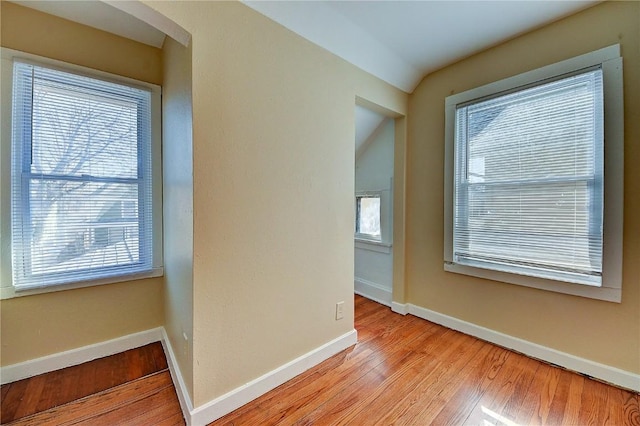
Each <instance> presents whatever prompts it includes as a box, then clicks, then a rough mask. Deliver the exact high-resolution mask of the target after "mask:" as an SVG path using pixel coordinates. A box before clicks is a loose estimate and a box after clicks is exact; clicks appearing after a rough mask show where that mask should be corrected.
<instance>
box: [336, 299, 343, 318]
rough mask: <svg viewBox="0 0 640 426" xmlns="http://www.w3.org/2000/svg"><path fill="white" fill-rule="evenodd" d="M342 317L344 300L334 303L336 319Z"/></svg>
mask: <svg viewBox="0 0 640 426" xmlns="http://www.w3.org/2000/svg"><path fill="white" fill-rule="evenodd" d="M343 317H344V302H338V303H336V321H337V320H340V319H342V318H343Z"/></svg>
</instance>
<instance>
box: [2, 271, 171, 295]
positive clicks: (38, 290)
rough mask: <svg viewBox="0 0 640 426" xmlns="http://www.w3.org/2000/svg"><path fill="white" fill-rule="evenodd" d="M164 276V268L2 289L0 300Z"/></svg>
mask: <svg viewBox="0 0 640 426" xmlns="http://www.w3.org/2000/svg"><path fill="white" fill-rule="evenodd" d="M163 275H164V269H163V268H162V267H159V268H153V269H152V270H151V271H147V272H141V273H138V274H129V275H119V276H116V277H108V278H102V279H99V280H91V281H80V282H75V283H72V284H60V285H52V286H46V287H38V288H30V289H25V290H18V289H16V288H15V287H13V286H8V287H2V288H0V300H4V299H12V298H14V297H22V296H33V295H35V294H43V293H53V292H56V291H65V290H73V289H78V288H85V287H94V286H99V285H105V284H115V283H121V282H126V281H134V280H141V279H145V278H155V277H161V276H163Z"/></svg>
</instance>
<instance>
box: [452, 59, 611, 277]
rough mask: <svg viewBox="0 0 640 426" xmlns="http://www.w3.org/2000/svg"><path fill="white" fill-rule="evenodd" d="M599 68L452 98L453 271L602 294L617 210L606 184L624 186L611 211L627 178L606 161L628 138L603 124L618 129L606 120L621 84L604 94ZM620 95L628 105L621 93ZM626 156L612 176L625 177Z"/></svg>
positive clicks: (539, 75)
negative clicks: (570, 286) (580, 286)
mask: <svg viewBox="0 0 640 426" xmlns="http://www.w3.org/2000/svg"><path fill="white" fill-rule="evenodd" d="M617 59H620V58H617ZM592 62H593V61H592ZM595 62H596V63H592V64H589V66H584V65H585V64H584V61H582V62H580V61H579V63H578V64H577V69H570V68H571V67H567V66H566V65H567V64H566V63H565V64H564V66H563V67H560V68H561V69H562V68H564V70H561V71H565V72H558V71H556V72H555V73H553V72H549V71H550V70H552V68H547V69H546V70H545V72H539V71H538V72H535V73H534V74H533V75H532V74H528V75H527V76H525V78H515V79H514V80H511V81H509V80H510V79H507V81H506V83H507V84H505V82H504V81H503V82H501V84H497V85H494V86H492V87H484V88H482V89H481V90H479V91H477V92H474V91H470V92H471V93H465V94H462V95H456V96H455V97H453V99H452V100H450V99H448V103H447V107H448V109H449V112H448V115H447V117H448V122H447V126H450V127H451V128H450V129H448V134H449V139H450V140H448V143H449V144H450V145H451V146H450V148H449V150H450V153H451V154H452V155H450V157H452V158H450V160H449V161H450V162H451V163H452V164H450V166H449V167H450V168H451V169H452V170H450V171H449V173H450V174H449V179H450V182H449V183H448V188H449V191H450V194H449V202H450V203H451V206H449V207H448V211H449V213H450V214H449V216H448V217H447V218H446V220H447V223H446V224H445V227H448V229H447V230H446V231H447V232H446V235H447V237H448V238H449V241H446V242H445V247H446V249H447V252H445V262H446V263H445V269H447V270H451V271H453V272H462V273H467V274H470V275H473V273H472V271H473V270H475V269H482V270H488V271H496V272H499V273H500V274H501V275H500V277H505V276H508V275H514V276H525V277H526V276H529V277H534V278H535V279H537V280H552V281H557V282H562V283H565V285H566V283H571V284H584V285H587V286H593V287H602V286H603V285H604V283H605V282H604V277H605V275H603V271H604V269H605V268H604V266H605V261H604V260H605V256H604V254H605V253H604V247H605V240H606V238H605V235H606V233H605V231H606V229H607V222H605V216H606V212H607V211H609V212H610V213H611V212H613V211H614V210H616V209H614V208H612V207H609V208H608V209H606V208H605V198H606V197H605V194H606V195H607V196H609V193H608V192H607V187H606V186H605V182H606V181H607V180H609V179H610V180H612V182H611V184H610V185H609V188H611V187H612V184H615V185H616V187H613V189H612V190H611V192H612V194H611V202H612V203H614V202H615V201H616V200H615V199H616V198H617V197H616V196H614V195H615V194H614V193H620V191H621V187H622V181H621V179H622V178H621V176H618V177H613V176H609V175H608V174H607V176H606V178H605V156H606V155H607V154H606V153H608V152H612V151H615V150H621V147H622V138H621V137H614V136H615V135H616V132H618V133H621V132H622V129H618V130H616V131H613V130H610V131H609V132H606V129H607V127H606V125H605V120H607V119H611V121H612V122H616V121H619V120H620V118H618V117H615V118H614V117H612V116H611V114H609V115H608V116H607V115H606V114H605V110H606V109H607V105H606V99H608V98H609V99H615V97H612V94H611V93H607V95H608V96H609V97H608V98H607V96H605V90H606V88H607V87H608V88H609V90H610V91H611V90H612V87H614V86H615V85H612V84H608V85H605V75H607V74H609V71H610V69H611V64H606V61H602V62H598V61H595ZM619 63H620V66H621V61H620V62H619ZM567 68H569V69H568V71H567ZM620 73H621V68H620ZM620 82H621V77H620ZM489 89H491V90H489ZM617 96H618V97H619V100H620V101H621V99H622V90H621V87H620V88H619V93H618V95H617ZM611 111H613V109H612V110H611ZM609 127H611V126H609ZM620 127H621V126H620ZM607 134H608V135H609V137H608V138H607ZM614 139H618V140H617V141H616V140H614ZM607 144H608V145H610V146H609V147H608V151H607V150H606V149H605V145H607ZM621 155H622V154H621V153H616V154H614V155H612V158H611V159H610V163H609V164H608V166H607V167H609V166H613V167H619V168H621V167H622V163H621V161H619V160H620V159H621ZM616 159H618V162H619V164H617V165H616V164H615V162H614V160H616ZM612 173H615V172H613V171H612ZM619 201H621V199H620V200H619ZM618 209H619V210H621V208H618ZM611 216H612V218H610V219H613V220H616V221H619V222H621V221H622V219H621V214H618V215H614V214H611ZM613 216H617V217H613ZM609 223H611V220H610V221H609ZM611 228H612V229H620V230H621V225H618V224H615V225H613V226H611ZM617 240H620V241H621V233H620V235H619V236H617V237H611V236H609V242H610V243H611V244H612V245H613V243H614V241H617ZM613 263H615V262H608V265H609V266H611V265H612V264H613ZM458 268H460V269H458ZM610 269H612V270H613V269H616V268H615V267H612V268H610ZM470 271H471V273H470ZM610 272H611V271H610ZM616 273H617V274H618V275H619V271H618V272H616ZM614 275H615V274H612V273H610V274H609V277H610V278H611V277H613V276H614ZM480 276H483V277H492V276H491V275H487V274H486V273H485V274H480ZM617 279H618V280H619V278H617ZM516 281H517V279H516ZM608 285H611V283H610V282H609V283H608Z"/></svg>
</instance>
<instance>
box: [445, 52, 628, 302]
mask: <svg viewBox="0 0 640 426" xmlns="http://www.w3.org/2000/svg"><path fill="white" fill-rule="evenodd" d="M595 65H602V70H603V83H604V105H605V106H604V137H605V147H604V150H605V155H604V159H605V160H604V161H605V164H604V169H605V179H604V193H605V205H604V241H603V264H602V269H603V273H602V286H601V287H594V286H588V285H581V284H571V283H565V282H560V281H553V280H548V279H543V278H536V277H529V276H524V275H517V274H511V273H507V272H499V271H492V270H488V269H481V268H476V267H472V266H465V265H459V264H455V263H454V262H453V203H454V187H453V181H454V161H455V152H454V136H455V110H456V105H458V104H461V103H464V102H468V101H471V100H474V99H478V98H482V97H485V96H489V95H492V94H495V93H498V92H502V91H506V90H512V89H514V88H518V87H521V86H526V85H529V84H532V83H535V82H539V81H541V80H545V79H548V78H553V77H557V76H559V75H562V74H566V73H570V72H573V71H576V70H580V69H584V68H588V67H592V66H595ZM623 113H624V104H623V81H622V58H621V57H620V45H618V44H616V45H613V46H609V47H605V48H602V49H599V50H596V51H593V52H590V53H587V54H584V55H580V56H577V57H574V58H571V59H567V60H565V61H561V62H558V63H555V64H551V65H548V66H545V67H542V68H538V69H536V70H533V71H529V72H526V73H523V74H519V75H517V76H514V77H509V78H506V79H503V80H500V81H497V82H495V83H491V84H487V85H485V86H482V87H478V88H476V89H471V90H468V91H466V92H463V93H459V94H456V95H452V96H449V97H447V98H446V99H445V176H444V196H445V203H444V234H445V238H444V269H445V270H446V271H449V272H455V273H459V274H464V275H470V276H474V277H479V278H486V279H490V280H494V281H501V282H505V283H511V284H518V285H522V286H526V287H533V288H538V289H543V290H549V291H553V292H558V293H565V294H571V295H576V296H582V297H588V298H592V299H599V300H605V301H609V302H618V303H619V302H621V299H622V254H623V253H622V235H623V233H622V231H623V230H622V227H623V208H624V203H623V197H624V194H623V192H624V170H623V164H624V116H623Z"/></svg>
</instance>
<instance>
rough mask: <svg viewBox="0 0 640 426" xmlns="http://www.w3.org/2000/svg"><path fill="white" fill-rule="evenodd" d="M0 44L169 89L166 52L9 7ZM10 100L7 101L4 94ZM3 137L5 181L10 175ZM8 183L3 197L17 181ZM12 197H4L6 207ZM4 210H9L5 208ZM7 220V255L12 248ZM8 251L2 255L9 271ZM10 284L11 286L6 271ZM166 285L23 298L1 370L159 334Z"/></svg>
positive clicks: (7, 325) (11, 316)
mask: <svg viewBox="0 0 640 426" xmlns="http://www.w3.org/2000/svg"><path fill="white" fill-rule="evenodd" d="M0 8H1V10H2V12H1V21H0V35H1V38H0V43H1V45H2V46H4V47H9V48H12V49H16V50H22V51H25V52H29V53H34V54H37V55H41V56H46V57H50V58H53V59H58V60H64V61H67V62H70V63H73V64H77V65H82V66H86V67H91V68H96V69H100V70H102V71H107V72H112V73H115V74H119V75H123V76H126V77H131V78H137V79H139V80H144V81H147V82H151V83H161V82H162V67H161V51H160V49H155V48H152V47H148V46H145V45H142V44H139V43H135V42H132V41H129V40H126V39H123V38H121V37H117V36H114V35H111V34H107V33H104V32H102V31H97V30H94V29H91V28H88V27H85V26H82V25H78V24H75V23H71V22H69V21H66V20H63V19H59V18H56V17H53V16H50V15H46V14H43V13H40V12H35V11H32V10H31V9H28V8H24V7H21V6H17V5H15V4H12V3H7V2H4V1H3V2H2V3H1V5H0ZM3 95H4V94H3ZM7 143H10V140H9V138H7V137H5V135H2V144H3V146H2V148H3V149H2V153H3V155H2V158H0V162H2V163H3V169H2V170H3V173H5V171H6V169H5V167H8V158H7V156H6V155H5V154H6V153H7V152H8V148H7V145H5V144H7ZM4 176H6V173H5V174H4V175H3V179H2V188H1V190H2V192H3V195H4V193H5V191H8V190H9V180H8V179H4ZM3 199H4V200H7V199H8V198H7V197H0V200H3ZM0 210H1V208H0ZM4 219H5V217H3V223H2V225H1V226H2V227H3V228H2V229H3V231H2V232H1V234H2V242H1V244H2V247H3V248H8V247H9V232H6V231H7V230H8V226H7V223H5V220H4ZM8 253H9V251H8V250H3V251H2V256H3V259H2V263H1V264H2V265H7V264H8V263H7V262H9V260H8ZM2 269H3V271H2V272H0V274H1V275H2V280H3V282H4V280H10V275H9V274H7V271H6V267H4V266H3V268H2ZM162 281H163V280H162V278H155V279H147V280H138V281H131V282H125V283H119V284H111V285H103V286H99V287H91V288H84V289H78V290H68V291H63V292H56V293H48V294H40V295H34V296H25V297H18V298H14V299H7V300H2V301H0V321H1V326H0V327H1V329H0V331H1V342H0V345H1V349H2V351H1V354H0V365H3V366H4V365H10V364H14V363H17V362H21V361H26V360H29V359H33V358H38V357H41V356H45V355H50V354H53V353H57V352H61V351H65V350H69V349H73V348H77V347H81V346H85V345H89V344H93V343H97V342H102V341H105V340H109V339H113V338H117V337H120V336H123V335H127V334H131V333H135V332H138V331H142V330H147V329H150V328H154V327H158V326H160V325H162V323H163V285H162Z"/></svg>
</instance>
